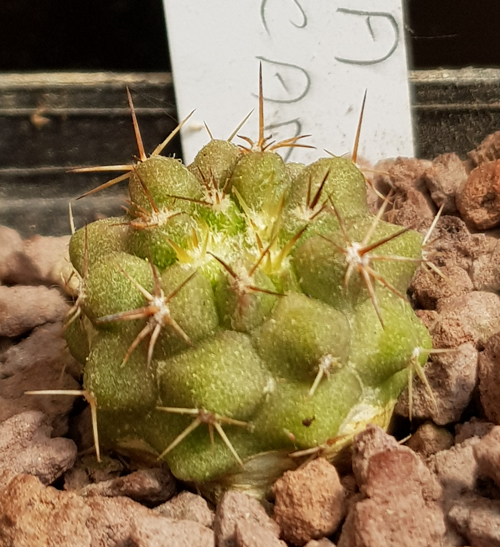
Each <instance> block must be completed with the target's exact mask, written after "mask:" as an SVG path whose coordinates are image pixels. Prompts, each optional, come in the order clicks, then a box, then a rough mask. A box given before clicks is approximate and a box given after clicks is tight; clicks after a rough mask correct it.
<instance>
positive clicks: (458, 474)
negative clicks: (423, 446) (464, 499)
mask: <svg viewBox="0 0 500 547" xmlns="http://www.w3.org/2000/svg"><path fill="white" fill-rule="evenodd" d="M478 442H479V439H478V437H471V438H470V439H467V440H465V441H464V442H462V443H460V444H455V446H453V447H451V448H450V449H449V450H442V451H441V452H437V453H436V454H433V455H432V456H430V457H429V458H428V459H427V462H426V463H427V466H428V468H429V469H430V470H431V472H432V473H433V474H434V475H435V476H436V477H437V479H438V481H439V482H440V484H441V486H442V487H443V497H442V508H443V511H444V513H445V515H447V514H448V512H449V510H450V508H451V507H452V506H453V505H454V504H455V503H456V501H457V500H458V499H459V498H460V496H462V495H466V494H468V493H471V492H473V491H474V489H475V488H476V484H477V480H478V478H479V468H478V465H477V462H476V459H475V458H474V451H473V447H474V445H475V444H476V443H478ZM444 545H464V543H463V542H462V538H461V537H460V536H459V532H458V531H457V530H456V528H455V527H453V526H451V525H450V522H449V521H448V520H447V521H446V535H445V542H444Z"/></svg>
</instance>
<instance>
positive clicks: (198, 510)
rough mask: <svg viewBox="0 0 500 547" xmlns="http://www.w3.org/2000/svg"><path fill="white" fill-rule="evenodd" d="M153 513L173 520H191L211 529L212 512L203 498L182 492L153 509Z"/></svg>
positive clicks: (186, 491)
mask: <svg viewBox="0 0 500 547" xmlns="http://www.w3.org/2000/svg"><path fill="white" fill-rule="evenodd" d="M154 511H155V512H157V513H159V514H160V515H162V516H164V517H167V518H170V519H174V520H192V521H194V522H198V523H199V524H202V525H203V526H206V527H208V528H212V527H213V525H214V517H215V514H214V512H213V511H212V510H211V509H210V507H208V503H207V502H206V500H205V499H204V498H202V497H201V496H198V495H197V494H193V493H192V492H189V491H188V490H184V491H183V492H181V493H180V494H178V495H177V496H175V497H174V498H172V499H171V500H169V501H167V502H165V503H162V504H161V505H158V507H155V509H154Z"/></svg>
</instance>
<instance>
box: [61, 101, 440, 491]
mask: <svg viewBox="0 0 500 547" xmlns="http://www.w3.org/2000/svg"><path fill="white" fill-rule="evenodd" d="M260 96H261V100H260V125H259V139H258V141H257V142H255V143H254V142H252V141H250V140H249V139H245V140H246V141H247V143H248V146H241V147H238V146H236V145H234V144H233V143H232V142H229V141H223V140H215V139H212V140H211V141H210V142H209V143H208V144H207V145H206V147H204V148H203V149H202V150H201V151H200V152H199V154H198V155H197V156H196V159H195V160H194V162H193V163H192V164H191V165H189V166H187V167H184V166H183V165H182V164H181V162H180V161H178V160H176V159H173V158H164V157H161V156H159V149H160V147H159V148H158V149H157V150H156V151H155V152H154V153H153V154H152V156H151V157H147V156H146V154H145V152H144V149H143V147H142V142H141V140H140V133H139V129H138V126H137V122H136V120H135V116H134V117H133V120H134V128H135V131H136V136H137V140H138V145H139V160H138V163H137V164H135V165H133V166H130V167H126V166H125V167H124V170H126V174H125V175H123V176H121V177H118V179H114V180H113V181H111V182H110V183H107V184H105V185H103V187H106V186H109V185H110V184H113V183H114V182H116V181H119V180H124V179H126V178H128V179H129V190H130V199H131V205H130V208H129V210H128V213H127V215H126V216H125V217H123V218H121V219H108V220H105V221H98V222H97V223H94V224H91V225H90V226H88V228H85V229H80V230H79V231H77V232H76V233H75V234H74V235H73V238H72V240H71V244H70V252H71V260H72V262H73V265H74V267H75V269H76V270H77V271H78V272H79V274H80V276H81V279H82V285H83V286H84V291H83V293H82V295H81V298H80V302H79V306H80V308H81V310H79V312H80V311H81V313H82V314H83V315H84V316H85V318H86V319H85V321H80V322H78V326H77V327H76V326H72V327H71V328H67V329H66V336H67V340H68V345H69V347H70V349H71V351H72V352H73V354H74V355H75V357H76V358H77V359H79V360H80V361H81V363H82V365H83V366H84V376H83V383H84V391H83V392H82V393H83V394H85V395H86V396H87V398H88V400H89V401H90V402H91V404H92V405H93V409H94V414H95V415H97V428H96V429H97V431H99V434H100V442H101V443H102V444H103V445H107V446H116V445H120V444H121V445H124V446H138V445H139V444H140V445H141V446H143V447H147V449H149V450H153V451H155V452H156V454H157V455H159V456H160V457H161V458H163V459H165V460H166V461H167V462H168V464H169V465H170V467H171V469H172V471H173V473H174V474H175V475H176V476H177V477H179V478H181V479H183V480H186V481H194V482H196V483H199V484H210V485H212V487H214V488H215V486H214V485H217V484H219V485H220V484H226V485H227V484H230V483H231V480H232V479H231V478H230V477H233V478H234V481H233V483H234V482H236V483H238V484H240V485H241V484H244V485H245V487H247V488H249V487H251V486H252V485H253V486H254V487H255V488H257V485H259V487H260V486H262V485H263V484H266V483H269V482H271V481H272V480H273V479H274V478H276V476H277V475H278V474H279V473H280V472H282V470H283V469H284V468H286V467H290V466H293V465H294V461H296V457H297V456H299V457H301V456H304V457H305V456H306V455H311V454H315V453H322V454H323V455H324V456H326V457H328V458H330V459H334V457H335V455H336V454H337V453H338V452H339V450H340V449H341V448H342V447H343V446H344V445H345V444H346V443H348V442H349V440H350V439H351V438H352V436H353V435H354V434H355V433H356V432H358V431H360V430H361V429H363V428H364V427H365V425H366V424H367V423H369V422H376V423H379V424H380V425H382V426H387V424H388V420H389V418H390V415H391V412H392V408H393V406H394V404H395V400H396V398H397V396H398V395H399V393H400V392H401V390H402V389H403V388H404V387H405V386H406V385H407V381H408V377H409V372H408V371H409V370H410V368H411V369H412V371H413V370H414V369H418V367H420V368H421V367H422V366H423V365H424V363H425V357H421V356H422V355H424V354H425V352H429V350H430V349H431V347H432V344H431V341H430V337H429V334H428V332H427V330H426V329H425V327H424V326H423V324H422V323H421V322H420V321H419V319H418V318H417V317H416V315H415V314H414V313H413V310H412V309H411V307H410V305H409V303H408V302H407V301H406V300H405V292H406V289H407V287H408V285H409V282H410V279H411V277H412V275H413V273H414V271H415V269H416V268H417V266H418V262H419V261H420V260H421V259H422V238H421V236H420V235H419V234H418V233H416V232H413V231H411V230H406V229H401V228H399V227H397V226H393V225H391V224H388V223H386V222H383V221H382V220H381V218H380V217H381V214H379V215H377V216H373V215H371V214H370V213H369V211H368V208H367V205H366V182H365V179H364V176H363V174H362V173H361V171H359V169H358V168H357V167H356V165H355V164H354V163H353V162H352V161H351V160H348V159H345V158H337V157H329V158H323V159H320V160H318V161H316V162H314V163H313V164H311V165H308V166H302V165H300V164H289V165H287V164H285V162H284V161H283V160H282V159H281V157H280V156H278V155H277V154H276V152H275V150H276V149H278V148H280V147H284V146H303V145H301V144H299V143H298V140H299V139H300V138H301V137H299V138H292V139H288V140H286V141H283V142H280V143H277V144H271V143H268V141H267V140H266V139H265V138H264V136H263V111H262V92H261V95H260ZM74 323H76V322H74ZM82 330H83V331H84V332H85V333H86V337H85V339H86V340H88V344H86V345H85V344H84V345H82V343H81V338H82ZM85 348H86V349H85ZM415 352H416V353H415ZM417 354H418V355H417ZM418 370H420V369H418ZM256 470H258V472H257V471H256ZM236 477H237V479H236Z"/></svg>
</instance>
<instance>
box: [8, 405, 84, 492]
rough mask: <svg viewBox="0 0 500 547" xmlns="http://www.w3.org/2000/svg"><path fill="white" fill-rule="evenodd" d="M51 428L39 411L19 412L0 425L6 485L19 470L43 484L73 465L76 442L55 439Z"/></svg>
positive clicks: (49, 482)
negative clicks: (36, 478)
mask: <svg viewBox="0 0 500 547" xmlns="http://www.w3.org/2000/svg"><path fill="white" fill-rule="evenodd" d="M51 429H52V428H51V427H50V426H49V425H48V420H47V417H46V416H45V415H44V414H42V413H41V412H37V411H30V412H24V413H22V414H18V415H17V416H14V417H12V418H10V419H8V420H6V421H5V422H3V423H1V424H0V471H5V473H4V474H3V484H4V485H5V484H6V482H7V481H8V480H10V479H11V478H12V477H13V476H15V475H17V474H19V473H26V474H30V475H35V476H36V477H38V479H39V480H40V481H41V482H42V483H43V484H51V483H52V482H54V480H55V479H57V477H59V476H61V475H62V474H63V473H64V471H66V469H69V468H70V467H71V466H72V465H73V464H74V462H75V458H76V445H75V443H74V442H73V441H71V440H70V439H63V438H60V437H57V438H52V437H51ZM0 486H1V485H0Z"/></svg>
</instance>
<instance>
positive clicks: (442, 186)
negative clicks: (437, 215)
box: [424, 153, 467, 215]
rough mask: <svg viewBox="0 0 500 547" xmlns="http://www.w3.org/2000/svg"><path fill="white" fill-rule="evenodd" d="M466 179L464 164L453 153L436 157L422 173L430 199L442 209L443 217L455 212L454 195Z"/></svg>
mask: <svg viewBox="0 0 500 547" xmlns="http://www.w3.org/2000/svg"><path fill="white" fill-rule="evenodd" d="M466 179H467V172H466V170H465V167H464V164H463V162H462V160H461V159H460V158H459V157H458V156H457V155H456V154H454V153H451V154H441V155H440V156H437V157H436V158H435V159H434V160H433V161H432V165H431V166H430V167H429V168H428V169H427V170H426V171H425V173H424V181H425V184H426V185H427V188H428V189H429V192H430V194H431V198H432V200H433V201H434V203H435V204H436V205H437V206H438V207H443V214H445V215H451V214H454V213H456V212H457V207H456V204H455V194H456V192H457V190H458V188H459V187H460V186H461V184H463V182H464V181H465V180H466Z"/></svg>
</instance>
